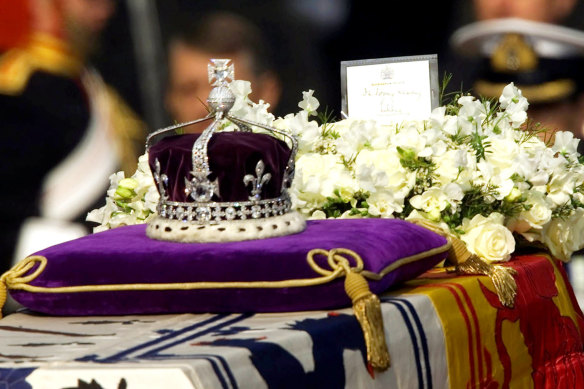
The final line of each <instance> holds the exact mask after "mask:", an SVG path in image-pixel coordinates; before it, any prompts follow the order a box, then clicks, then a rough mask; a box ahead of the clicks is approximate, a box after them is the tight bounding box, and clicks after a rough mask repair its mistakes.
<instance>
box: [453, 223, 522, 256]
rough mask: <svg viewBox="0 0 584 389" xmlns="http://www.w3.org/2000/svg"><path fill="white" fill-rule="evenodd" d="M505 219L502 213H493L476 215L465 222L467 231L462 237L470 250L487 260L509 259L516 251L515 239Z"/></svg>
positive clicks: (463, 226) (464, 228) (464, 226)
mask: <svg viewBox="0 0 584 389" xmlns="http://www.w3.org/2000/svg"><path fill="white" fill-rule="evenodd" d="M503 220H504V217H503V215H501V214H500V213H492V214H490V215H489V217H484V216H482V215H476V216H475V217H473V218H472V220H470V221H469V220H468V219H467V220H465V221H464V222H463V225H462V228H463V230H464V231H465V233H464V234H462V235H461V236H460V238H461V239H462V240H463V241H464V243H466V247H467V248H468V250H469V251H470V252H472V253H474V254H476V255H478V256H479V257H480V258H482V259H484V260H486V261H487V262H500V261H508V260H509V258H510V257H511V253H513V251H515V239H514V238H513V234H511V231H509V230H508V229H507V228H505V226H504V225H503Z"/></svg>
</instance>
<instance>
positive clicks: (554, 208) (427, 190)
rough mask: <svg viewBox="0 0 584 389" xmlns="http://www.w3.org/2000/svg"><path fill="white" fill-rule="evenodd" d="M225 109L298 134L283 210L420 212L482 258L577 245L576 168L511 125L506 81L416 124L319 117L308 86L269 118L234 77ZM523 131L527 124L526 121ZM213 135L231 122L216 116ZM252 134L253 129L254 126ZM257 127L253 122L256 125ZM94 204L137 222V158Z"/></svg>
mask: <svg viewBox="0 0 584 389" xmlns="http://www.w3.org/2000/svg"><path fill="white" fill-rule="evenodd" d="M231 90H232V91H233V93H234V94H235V96H236V101H235V105H234V107H233V108H232V110H231V112H230V114H231V115H234V116H239V117H243V118H245V119H248V120H251V121H254V122H258V123H260V124H266V125H272V126H274V127H276V128H277V129H279V130H281V131H288V132H289V133H290V134H292V135H294V136H295V137H296V138H297V140H298V153H297V156H296V171H295V173H296V174H295V179H294V181H293V183H292V186H291V187H290V190H289V194H290V198H291V200H292V204H293V207H295V208H296V209H298V210H299V211H300V212H301V213H302V214H303V215H305V216H306V217H308V218H312V219H324V218H355V217H385V218H401V219H405V220H410V219H419V218H423V219H428V220H431V221H432V222H433V223H434V224H437V225H440V226H441V228H443V229H444V230H445V231H447V232H449V233H451V234H453V235H455V236H458V237H459V238H461V239H462V241H464V242H465V243H466V245H467V247H468V248H469V250H470V251H471V252H473V253H475V254H477V255H478V256H480V257H482V258H483V259H485V260H487V261H491V262H494V261H505V260H508V259H509V258H510V255H511V253H513V252H514V250H515V239H514V237H513V233H515V236H516V237H519V238H520V239H522V240H526V241H527V242H533V243H537V244H541V245H544V246H545V247H547V248H548V250H549V251H550V252H551V253H552V254H553V255H554V256H556V257H557V258H559V259H562V260H568V259H569V258H570V256H571V254H572V253H573V252H574V251H575V250H578V249H581V248H582V247H583V246H584V165H583V164H582V162H581V161H580V156H579V154H578V153H577V151H576V148H577V146H578V140H577V139H575V138H574V137H573V135H572V134H571V133H567V132H557V133H556V134H555V144H554V145H553V146H549V145H547V144H545V143H544V142H542V141H541V140H540V139H539V138H538V137H537V136H536V135H535V134H534V133H530V132H529V130H527V131H526V130H525V129H524V128H523V126H524V123H525V120H526V118H527V114H526V110H527V107H528V105H529V104H528V102H527V100H526V99H525V97H523V95H522V93H521V90H519V89H518V88H517V87H516V86H515V85H513V84H509V85H507V86H506V87H505V88H504V90H503V93H502V95H501V97H500V99H499V101H490V102H489V101H485V100H481V99H476V98H474V97H472V96H459V97H457V98H456V99H455V101H454V102H453V103H452V104H449V105H447V106H443V107H438V108H436V109H434V110H433V111H432V113H431V115H430V117H429V119H428V120H426V121H418V120H416V121H405V122H402V123H391V124H380V123H377V122H375V121H372V120H355V119H346V120H342V121H338V122H334V123H322V122H320V123H319V121H318V120H320V119H318V120H317V119H316V118H317V117H318V118H321V116H318V115H316V114H317V112H316V111H317V109H318V108H319V105H320V103H319V102H318V100H317V99H316V97H315V96H314V91H312V90H310V91H308V92H303V93H302V101H301V102H300V103H299V105H298V106H299V108H300V109H299V111H298V112H294V113H290V114H288V115H285V116H284V117H280V118H275V117H274V116H273V115H272V114H271V113H269V111H268V108H269V105H268V104H266V103H264V102H262V101H260V102H259V103H254V102H252V101H250V99H249V95H250V93H251V86H250V84H249V82H246V81H240V80H238V81H234V82H233V83H232V84H231ZM527 126H528V127H529V123H528V124H527ZM222 128H223V129H224V130H225V131H233V130H235V129H236V126H235V125H234V124H233V123H230V122H228V121H225V122H224V123H223V124H222ZM253 130H254V131H260V130H259V129H257V128H254V129H253ZM262 131H263V130H262ZM110 181H111V186H110V189H109V190H108V192H107V195H108V197H107V199H106V205H105V206H104V207H102V208H100V209H98V210H94V211H92V212H91V213H90V214H89V215H88V220H91V221H94V222H97V223H99V224H100V225H99V226H98V227H96V229H95V230H96V231H101V230H104V229H108V228H114V227H117V226H120V225H126V224H135V223H141V222H145V221H147V220H149V218H150V217H152V216H153V215H154V214H155V210H156V204H157V201H158V192H157V191H156V187H155V185H154V182H153V180H152V177H151V174H150V171H149V168H148V162H147V157H146V156H143V157H141V159H140V162H139V165H138V170H137V172H136V174H134V175H133V176H132V177H131V178H130V179H127V178H125V177H124V175H123V173H117V174H114V175H112V176H111V177H110Z"/></svg>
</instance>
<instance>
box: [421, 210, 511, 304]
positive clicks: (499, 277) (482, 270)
mask: <svg viewBox="0 0 584 389" xmlns="http://www.w3.org/2000/svg"><path fill="white" fill-rule="evenodd" d="M410 221H411V222H412V223H415V224H417V225H419V226H421V227H424V228H427V229H429V230H430V231H434V232H435V233H437V234H440V235H442V236H444V237H446V238H447V239H448V240H449V241H450V244H451V247H450V250H449V251H448V260H449V261H450V262H451V263H453V264H454V266H455V271H456V273H458V274H476V275H485V276H488V277H489V278H490V279H491V281H493V285H494V286H495V291H496V292H497V296H498V297H499V301H501V304H503V305H504V306H506V307H509V308H513V306H514V305H515V297H516V296H517V283H516V282H515V279H514V278H513V275H514V274H516V273H517V272H516V271H515V270H514V269H511V268H509V267H505V266H501V265H493V264H489V263H487V262H485V261H483V260H482V259H481V258H479V257H478V256H476V255H474V254H473V253H471V252H470V251H469V250H468V249H467V248H466V244H465V243H464V242H463V241H462V240H460V239H458V238H457V237H456V236H454V235H453V234H451V233H449V232H447V231H444V229H442V228H441V227H440V226H438V225H437V224H434V223H432V222H430V221H428V220H426V219H412V220H410Z"/></svg>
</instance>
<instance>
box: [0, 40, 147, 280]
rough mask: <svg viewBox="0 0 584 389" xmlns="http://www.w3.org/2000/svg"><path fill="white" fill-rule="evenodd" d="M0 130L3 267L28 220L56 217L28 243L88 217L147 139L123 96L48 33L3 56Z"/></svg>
mask: <svg viewBox="0 0 584 389" xmlns="http://www.w3.org/2000/svg"><path fill="white" fill-rule="evenodd" d="M0 130H1V132H2V137H3V140H2V142H0V161H1V162H0V169H1V170H0V171H1V172H2V175H3V184H2V188H3V190H2V191H1V192H0V204H1V207H2V208H1V210H0V229H1V231H0V232H1V233H0V242H1V243H0V250H1V251H0V255H1V257H0V268H2V270H4V269H6V268H7V267H8V266H9V265H10V262H11V261H12V258H13V251H14V248H15V246H16V244H17V241H18V239H19V235H21V232H22V231H21V229H22V226H23V225H24V224H26V223H25V221H27V220H33V219H31V218H35V220H37V221H43V220H44V221H49V220H50V223H49V224H46V226H45V227H46V228H48V230H47V232H46V233H45V234H42V235H43V236H41V235H38V234H37V235H36V236H35V235H30V234H29V237H28V240H29V241H30V240H31V239H32V241H35V240H37V241H38V240H40V241H42V240H43V237H46V236H47V235H50V234H52V233H53V232H56V231H57V230H58V228H59V226H67V225H68V226H69V227H72V226H73V224H69V223H72V222H74V221H78V222H79V221H83V220H84V219H85V215H86V213H87V211H88V210H91V209H92V208H94V207H95V206H96V205H97V204H99V202H101V201H102V200H103V198H104V196H105V190H106V189H107V186H108V184H109V181H108V179H107V177H108V176H109V175H110V174H111V173H113V172H115V171H116V170H119V168H120V167H123V168H125V170H127V172H128V173H129V174H131V173H133V170H134V169H135V168H136V161H137V156H138V155H139V153H140V152H141V151H142V149H141V147H142V145H143V142H144V126H143V125H142V123H141V122H140V121H139V120H138V118H137V117H136V116H135V115H134V114H133V113H132V112H131V110H130V109H129V108H127V107H126V106H125V104H124V103H123V101H122V100H121V99H120V98H119V97H118V96H117V95H116V94H115V93H114V92H113V91H112V90H111V89H110V88H108V87H107V86H106V85H105V84H104V83H103V81H101V79H100V78H99V76H98V75H97V74H96V73H95V72H92V71H90V70H88V69H86V68H85V67H84V66H83V64H82V62H81V61H80V60H79V59H78V58H76V57H75V55H74V54H73V53H72V52H71V51H70V50H69V49H68V47H67V45H66V44H65V43H64V42H62V41H60V40H58V39H55V38H54V37H50V36H46V35H35V36H33V37H32V38H31V39H30V41H29V42H28V44H27V45H26V46H24V47H21V48H15V49H12V50H9V51H7V52H5V53H4V54H3V55H2V56H1V57H0ZM90 186H91V187H90ZM43 223H44V222H43ZM41 224H42V223H41ZM46 228H45V229H46ZM67 228H68V227H67ZM73 230H74V231H76V234H82V233H83V232H82V231H83V230H84V227H81V226H80V225H78V224H77V225H75V226H74V227H73ZM36 231H42V229H41V230H38V229H36ZM48 243H51V242H48ZM25 250H26V248H25ZM27 254H28V253H27Z"/></svg>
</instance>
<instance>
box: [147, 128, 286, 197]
mask: <svg viewBox="0 0 584 389" xmlns="http://www.w3.org/2000/svg"><path fill="white" fill-rule="evenodd" d="M198 137H199V134H185V135H177V136H170V137H167V138H164V139H162V140H161V141H160V142H158V143H157V144H155V145H154V146H152V147H151V148H150V150H149V152H148V155H149V161H148V162H149V164H150V169H152V171H155V162H156V160H158V161H159V162H160V173H161V174H166V176H167V177H168V188H167V189H166V192H167V195H168V197H169V198H168V200H169V201H178V202H191V201H193V200H192V199H191V198H187V195H186V194H185V178H186V179H190V178H191V174H190V172H191V171H192V170H193V162H192V160H193V158H192V150H193V144H194V143H195V141H196V140H197V138H198ZM207 147H208V148H207V155H208V156H209V169H210V170H211V174H210V176H209V179H210V181H213V180H214V179H215V178H218V181H219V196H217V195H215V196H214V197H213V201H221V202H232V201H248V196H249V195H250V187H249V186H248V187H246V185H245V184H244V182H243V177H244V176H245V175H246V174H252V175H254V176H255V173H254V172H255V167H256V164H257V163H258V161H259V160H262V161H263V162H264V165H265V170H264V174H266V173H270V174H271V175H272V178H271V179H270V180H269V181H268V182H267V183H266V184H265V185H264V186H263V188H262V198H263V199H268V198H277V197H279V196H280V194H281V189H282V180H283V177H284V171H285V169H286V165H287V163H288V159H289V158H290V153H291V150H290V148H289V147H288V145H287V144H286V142H284V141H281V140H279V139H276V138H274V137H273V136H270V135H267V134H257V133H251V132H219V133H215V134H213V136H212V137H211V140H210V141H209V144H208V146H207Z"/></svg>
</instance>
